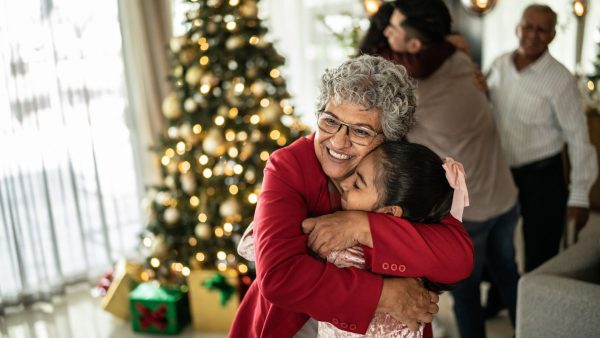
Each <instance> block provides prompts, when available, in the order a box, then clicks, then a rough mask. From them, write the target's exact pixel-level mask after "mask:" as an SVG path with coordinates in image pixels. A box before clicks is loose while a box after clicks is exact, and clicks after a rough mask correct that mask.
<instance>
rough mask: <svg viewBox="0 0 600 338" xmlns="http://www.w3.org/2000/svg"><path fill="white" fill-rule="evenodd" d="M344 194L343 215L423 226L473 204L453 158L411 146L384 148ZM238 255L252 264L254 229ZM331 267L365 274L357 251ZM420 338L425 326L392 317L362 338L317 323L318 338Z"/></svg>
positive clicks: (335, 255)
mask: <svg viewBox="0 0 600 338" xmlns="http://www.w3.org/2000/svg"><path fill="white" fill-rule="evenodd" d="M341 189H342V192H343V194H342V208H343V209H344V210H364V211H374V212H380V213H387V214H393V215H394V216H397V217H403V218H406V219H408V220H410V221H412V222H420V223H439V221H440V220H441V218H442V217H444V216H445V215H447V214H448V213H451V214H452V216H454V217H455V218H456V219H458V220H462V211H463V208H464V207H465V206H468V203H469V202H468V193H467V189H466V183H465V177H464V169H463V168H462V165H461V164H460V163H458V162H456V161H454V160H452V159H451V158H446V160H445V162H442V160H441V159H440V158H439V157H438V156H437V155H436V154H435V153H434V152H433V151H431V150H430V149H429V148H427V147H425V146H422V145H420V144H415V143H409V142H384V143H382V144H381V145H380V146H379V147H378V148H376V149H375V150H374V151H373V152H372V153H371V154H369V155H367V156H366V157H365V158H364V159H363V160H362V161H361V162H360V164H359V165H358V167H357V168H356V170H355V172H354V173H353V174H352V175H351V176H350V177H348V178H346V179H345V180H344V181H342V183H341ZM453 189H454V190H453ZM238 252H239V253H240V254H241V255H242V256H243V257H245V258H247V259H249V260H254V252H253V241H252V233H251V227H249V229H248V230H246V233H245V234H244V236H243V238H242V241H241V242H240V245H239V247H238ZM327 261H329V262H330V263H333V264H335V265H336V266H338V267H340V268H349V267H354V268H360V269H365V268H366V267H365V259H364V255H363V253H362V250H361V248H360V247H359V246H355V247H352V248H348V249H345V250H342V251H336V252H332V253H331V254H330V255H329V256H328V257H327ZM400 268H401V267H400ZM422 280H423V284H424V286H425V287H427V288H428V289H430V290H432V291H435V292H438V293H441V292H442V291H444V290H449V289H450V288H451V285H447V284H440V283H434V282H431V281H429V280H427V279H425V278H423V279H422ZM422 336H423V325H421V327H420V328H419V331H417V332H412V331H410V330H409V329H408V327H407V326H406V325H404V324H402V323H400V322H398V321H397V320H395V319H394V318H393V317H391V316H390V315H388V314H379V313H377V314H375V316H374V317H373V321H372V322H371V324H370V325H369V328H368V330H367V333H366V334H365V335H364V336H362V335H358V334H354V333H351V332H347V331H343V330H340V329H338V328H337V327H335V326H334V325H332V324H330V323H326V322H319V323H318V337H320V338H325V337H327V338H330V337H353V338H354V337H388V338H391V337H414V338H417V337H422Z"/></svg>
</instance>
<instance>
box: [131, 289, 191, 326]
mask: <svg viewBox="0 0 600 338" xmlns="http://www.w3.org/2000/svg"><path fill="white" fill-rule="evenodd" d="M187 299H188V297H187V295H186V294H185V293H184V292H182V291H181V290H180V289H176V288H171V287H167V286H164V285H160V284H158V283H154V282H149V283H142V284H140V285H138V286H137V287H136V288H135V289H134V290H133V291H131V293H130V294H129V306H130V309H131V325H132V327H133V331H136V332H148V333H162V334H178V333H179V331H181V329H182V328H183V327H184V326H185V325H186V324H187V323H188V322H189V321H190V313H189V303H188V300H187Z"/></svg>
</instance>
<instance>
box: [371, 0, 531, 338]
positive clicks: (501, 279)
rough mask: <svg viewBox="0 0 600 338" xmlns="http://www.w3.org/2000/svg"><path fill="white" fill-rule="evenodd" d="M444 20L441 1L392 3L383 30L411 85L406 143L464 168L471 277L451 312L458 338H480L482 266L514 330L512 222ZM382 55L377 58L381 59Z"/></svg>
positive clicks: (504, 176)
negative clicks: (413, 97) (413, 98)
mask: <svg viewBox="0 0 600 338" xmlns="http://www.w3.org/2000/svg"><path fill="white" fill-rule="evenodd" d="M450 27H451V17H450V13H449V11H448V8H447V7H446V5H445V4H444V3H443V1H442V0H398V1H396V2H395V9H394V11H393V13H392V15H391V17H390V22H389V25H388V26H387V28H386V29H385V31H384V35H385V36H386V37H387V40H388V43H389V45H390V48H391V49H392V50H393V53H388V55H390V56H389V58H391V59H392V60H393V61H395V62H397V63H400V64H402V65H403V66H405V67H406V69H407V70H408V73H409V75H411V76H413V77H414V78H416V79H417V81H418V84H417V109H416V113H415V118H416V120H417V124H416V125H415V127H413V128H412V129H411V130H410V131H409V133H408V135H407V137H408V140H409V141H411V142H416V143H421V144H424V145H426V146H427V147H429V148H431V149H432V150H433V151H435V152H436V153H437V154H438V155H439V156H440V157H445V156H451V157H453V158H455V159H457V160H458V161H460V162H462V163H463V164H464V166H465V171H466V176H467V182H468V185H469V200H470V203H471V205H470V206H469V207H468V208H466V209H465V211H464V217H463V219H464V221H463V225H464V227H465V229H466V230H467V232H468V233H469V235H470V237H471V239H472V241H473V244H474V247H475V265H474V270H473V273H472V274H471V276H470V277H469V278H468V279H466V280H464V281H463V282H461V283H459V285H458V287H457V288H456V290H455V291H453V296H454V311H455V314H456V319H457V323H458V328H459V331H460V335H461V337H463V338H470V337H473V338H482V337H485V320H484V316H483V311H482V308H481V301H480V299H481V296H480V283H481V278H482V272H483V268H484V266H487V267H488V269H489V271H490V274H491V277H492V279H493V280H494V282H495V283H496V284H497V285H498V287H499V291H500V293H501V296H502V299H503V301H504V303H505V304H507V307H508V309H509V312H510V318H511V321H512V323H513V325H514V319H515V309H516V295H517V282H518V278H519V276H518V272H517V266H516V263H515V250H514V245H513V234H514V229H515V226H516V224H517V220H518V217H519V211H518V207H517V189H516V187H515V184H514V182H513V180H512V177H511V173H510V169H509V166H508V164H507V162H506V161H505V159H504V155H503V152H502V145H501V143H500V139H499V136H498V132H497V130H496V126H495V123H494V116H493V113H492V111H491V110H490V106H489V103H488V100H487V98H486V96H485V94H484V93H483V92H482V91H481V90H479V89H478V88H477V87H476V85H475V83H474V81H473V70H472V63H471V59H470V57H469V56H468V55H466V54H465V53H464V52H462V51H459V50H457V49H456V48H455V47H454V46H453V45H451V44H450V43H448V42H447V41H446V36H448V34H450V32H451V31H450ZM382 54H383V53H382Z"/></svg>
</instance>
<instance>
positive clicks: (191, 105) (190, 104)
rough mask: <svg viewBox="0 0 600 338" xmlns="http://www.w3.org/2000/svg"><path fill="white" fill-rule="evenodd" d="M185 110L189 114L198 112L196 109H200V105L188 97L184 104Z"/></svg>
mask: <svg viewBox="0 0 600 338" xmlns="http://www.w3.org/2000/svg"><path fill="white" fill-rule="evenodd" d="M183 109H184V110H185V111H186V112H188V113H193V112H195V111H196V109H198V104H197V103H196V101H194V99H193V98H191V97H188V98H187V99H185V101H184V102H183Z"/></svg>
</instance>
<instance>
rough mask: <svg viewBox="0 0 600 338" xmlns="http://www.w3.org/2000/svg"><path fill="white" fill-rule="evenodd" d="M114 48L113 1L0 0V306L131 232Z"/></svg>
mask: <svg viewBox="0 0 600 338" xmlns="http://www.w3.org/2000/svg"><path fill="white" fill-rule="evenodd" d="M121 46H122V41H121V32H120V26H119V13H118V4H117V1H116V0H112V1H91V0H22V1H12V0H0V156H1V158H0V276H1V278H0V313H1V312H2V311H3V308H4V307H6V306H9V305H12V304H17V303H23V302H25V303H27V302H33V301H36V300H39V299H47V298H48V297H49V296H50V295H51V294H53V293H55V292H60V291H61V290H63V289H64V286H65V285H66V284H68V283H70V282H74V281H78V280H85V279H88V278H90V277H91V276H97V275H98V273H100V272H102V271H105V270H106V268H107V266H109V264H111V263H112V262H113V261H114V260H115V259H116V258H117V257H119V256H121V255H123V254H124V253H125V252H127V251H128V250H130V249H132V248H133V247H134V246H135V244H136V242H137V239H136V237H137V232H138V231H139V229H140V227H141V222H142V221H141V217H142V212H141V210H140V203H139V201H140V196H139V191H140V190H139V183H138V180H137V178H136V171H135V167H136V166H135V162H136V161H137V160H136V159H135V156H136V153H135V152H134V151H133V149H132V139H133V138H135V135H132V134H131V130H130V129H129V127H128V123H131V118H130V116H129V115H128V114H127V112H128V100H127V95H126V93H127V91H126V86H125V80H124V79H125V77H124V64H123V58H122V53H121Z"/></svg>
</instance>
